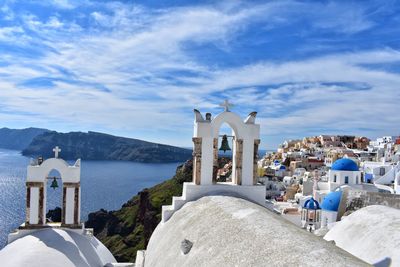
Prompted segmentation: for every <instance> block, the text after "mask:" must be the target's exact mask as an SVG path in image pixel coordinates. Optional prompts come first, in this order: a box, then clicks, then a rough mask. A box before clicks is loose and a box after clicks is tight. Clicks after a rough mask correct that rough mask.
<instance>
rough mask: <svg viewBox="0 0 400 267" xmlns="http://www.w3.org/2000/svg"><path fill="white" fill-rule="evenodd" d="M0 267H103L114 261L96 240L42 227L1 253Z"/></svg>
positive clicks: (66, 231) (16, 241)
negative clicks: (0, 266)
mask: <svg viewBox="0 0 400 267" xmlns="http://www.w3.org/2000/svg"><path fill="white" fill-rule="evenodd" d="M0 262H1V265H2V266H15V267H20V266H21V267H22V266H32V267H39V266H54V267H58V266H60V267H61V266H63V267H65V266H67V267H68V266H71V267H72V266H105V265H106V264H107V263H115V262H117V261H116V260H115V258H114V257H113V255H112V254H111V252H110V251H109V250H108V249H107V248H106V247H105V246H104V245H103V244H102V243H101V242H100V241H99V240H98V239H97V238H95V237H93V236H86V235H81V234H78V233H76V232H73V231H70V230H63V229H53V228H45V229H42V230H38V231H36V232H33V233H32V234H29V235H26V236H24V237H21V238H19V239H17V240H15V241H14V242H12V243H10V244H8V245H7V246H6V247H5V248H3V249H2V250H0Z"/></svg>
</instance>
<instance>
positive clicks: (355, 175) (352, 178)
mask: <svg viewBox="0 0 400 267" xmlns="http://www.w3.org/2000/svg"><path fill="white" fill-rule="evenodd" d="M335 175H336V182H335ZM346 176H347V177H349V179H348V183H347V184H348V185H356V184H361V171H335V170H329V191H335V189H336V188H338V187H339V186H341V185H345V184H346V183H345V180H346Z"/></svg>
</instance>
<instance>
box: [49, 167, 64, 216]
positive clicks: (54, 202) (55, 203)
mask: <svg viewBox="0 0 400 267" xmlns="http://www.w3.org/2000/svg"><path fill="white" fill-rule="evenodd" d="M46 179H47V181H46V186H45V199H46V203H45V210H46V222H47V223H61V222H62V221H63V219H62V215H63V209H64V207H63V198H64V196H63V183H62V177H61V174H60V172H59V171H57V170H56V169H52V170H51V171H50V172H49V174H48V175H47V176H46Z"/></svg>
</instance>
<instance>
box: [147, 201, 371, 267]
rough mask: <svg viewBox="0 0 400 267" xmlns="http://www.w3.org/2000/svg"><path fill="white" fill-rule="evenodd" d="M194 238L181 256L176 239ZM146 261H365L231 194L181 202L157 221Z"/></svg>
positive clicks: (266, 263)
mask: <svg viewBox="0 0 400 267" xmlns="http://www.w3.org/2000/svg"><path fill="white" fill-rule="evenodd" d="M184 239H187V240H189V241H190V242H192V243H193V246H192V248H191V250H190V251H189V252H188V253H187V254H186V255H184V254H183V253H182V251H181V242H182V241H183V240H184ZM144 262H145V266H146V267H148V266H151V267H156V266H219V267H222V266H368V265H367V264H366V263H365V262H363V261H361V260H359V259H357V258H356V257H354V256H352V255H351V254H349V253H348V252H346V251H344V250H342V249H340V248H338V247H336V246H335V245H334V244H332V243H329V242H326V241H324V240H323V239H322V238H320V237H317V236H315V235H313V234H310V233H308V232H306V231H305V230H303V229H300V228H298V227H297V226H295V225H293V224H291V223H289V222H287V221H285V220H284V219H283V218H281V217H279V216H278V215H276V214H273V213H272V212H270V211H268V210H267V209H265V208H264V207H261V206H259V205H257V204H254V203H251V202H249V201H246V200H243V199H240V198H235V197H230V196H207V197H203V198H201V199H199V200H197V201H193V202H188V203H186V204H185V205H184V206H183V207H182V208H181V209H180V210H178V211H177V212H175V213H174V215H173V216H172V217H171V218H170V219H169V220H168V221H167V222H166V223H160V224H159V225H158V226H157V228H156V230H155V231H154V232H153V235H152V236H151V239H150V242H149V244H148V247H147V250H146V258H145V261H144Z"/></svg>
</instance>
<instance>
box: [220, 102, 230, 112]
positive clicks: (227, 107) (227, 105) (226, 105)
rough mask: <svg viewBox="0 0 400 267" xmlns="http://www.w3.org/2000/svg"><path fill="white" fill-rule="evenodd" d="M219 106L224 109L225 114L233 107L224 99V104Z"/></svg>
mask: <svg viewBox="0 0 400 267" xmlns="http://www.w3.org/2000/svg"><path fill="white" fill-rule="evenodd" d="M219 106H220V107H223V108H225V111H226V112H229V108H231V107H233V105H232V104H231V103H229V101H228V99H225V100H224V103H222V104H219Z"/></svg>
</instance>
